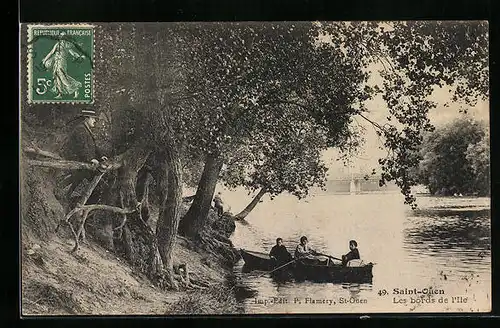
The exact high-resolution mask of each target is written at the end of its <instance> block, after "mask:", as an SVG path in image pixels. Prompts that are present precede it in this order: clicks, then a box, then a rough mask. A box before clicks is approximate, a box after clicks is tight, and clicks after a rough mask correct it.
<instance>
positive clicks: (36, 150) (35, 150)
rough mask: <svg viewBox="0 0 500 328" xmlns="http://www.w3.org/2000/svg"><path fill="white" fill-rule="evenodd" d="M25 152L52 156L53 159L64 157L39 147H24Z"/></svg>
mask: <svg viewBox="0 0 500 328" xmlns="http://www.w3.org/2000/svg"><path fill="white" fill-rule="evenodd" d="M24 152H25V153H28V154H33V155H40V156H44V157H48V158H52V159H62V158H61V156H59V155H58V154H54V153H51V152H49V151H46V150H42V149H39V148H37V147H26V148H24Z"/></svg>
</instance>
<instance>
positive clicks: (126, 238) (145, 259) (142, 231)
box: [114, 146, 158, 275]
mask: <svg viewBox="0 0 500 328" xmlns="http://www.w3.org/2000/svg"><path fill="white" fill-rule="evenodd" d="M149 154H150V150H147V149H144V147H140V146H138V147H134V148H132V149H130V150H129V151H127V152H126V153H125V154H124V155H123V160H122V163H123V165H122V167H121V168H120V169H119V170H118V178H117V188H116V192H115V195H116V197H117V198H118V199H117V200H116V201H117V205H118V206H120V207H122V208H135V207H136V206H137V205H138V203H139V201H138V198H137V194H136V186H137V182H138V181H137V180H138V172H139V170H140V169H141V168H142V166H143V165H144V163H145V161H146V159H147V157H148V156H149ZM145 205H146V206H147V203H146V204H141V211H136V212H134V213H132V214H127V215H124V216H120V217H117V218H116V220H117V222H116V223H115V226H119V225H121V224H122V223H123V220H126V224H125V225H124V226H123V228H122V229H120V230H119V231H117V234H118V236H116V238H115V239H114V242H115V249H116V250H117V251H118V252H120V253H122V254H124V255H125V257H126V258H127V260H128V261H129V262H130V263H131V264H133V265H134V266H136V267H138V268H139V269H140V270H141V271H143V272H145V273H147V274H148V275H154V274H155V273H156V271H157V270H156V267H157V266H158V265H157V263H156V261H157V244H156V237H155V235H154V233H153V231H152V229H151V227H150V226H149V225H148V224H147V222H146V221H145V220H144V219H143V217H142V214H143V213H144V212H145V211H144V210H143V208H144V206H145Z"/></svg>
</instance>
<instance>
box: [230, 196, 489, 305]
mask: <svg viewBox="0 0 500 328" xmlns="http://www.w3.org/2000/svg"><path fill="white" fill-rule="evenodd" d="M226 195H227V194H226ZM232 196H233V197H230V198H231V199H228V201H229V203H230V204H231V206H232V207H234V208H238V207H239V208H242V207H244V205H245V203H246V201H247V200H248V197H247V198H246V199H245V198H244V197H238V195H234V194H233V195H232ZM417 203H418V206H419V209H418V210H415V211H412V210H411V209H410V208H409V207H408V206H407V205H404V204H403V198H402V196H401V194H399V193H393V192H387V193H380V192H379V193H365V194H358V195H349V194H322V195H316V196H311V197H308V198H307V199H306V200H301V201H298V200H297V199H296V198H294V197H293V196H289V195H280V196H279V197H277V198H275V199H274V200H273V201H271V200H269V199H264V201H263V202H261V203H260V204H259V205H258V206H257V207H256V208H255V209H254V211H253V212H252V213H250V215H249V216H248V217H247V223H245V224H243V223H239V222H238V223H237V226H236V231H235V233H234V234H233V236H232V241H233V243H234V245H235V247H237V248H244V249H249V250H255V251H262V252H269V250H270V249H271V247H272V246H273V245H274V243H275V239H276V238H277V237H282V238H283V239H284V245H285V246H286V247H287V248H288V250H289V251H293V250H294V248H295V246H296V245H297V243H298V240H299V238H300V236H302V235H306V236H307V237H308V239H309V243H310V245H311V246H312V247H313V248H314V249H316V250H317V251H320V252H322V253H327V254H331V255H333V256H336V257H340V255H342V254H345V253H347V252H348V250H349V249H348V242H349V240H350V239H355V240H356V241H357V242H358V249H359V251H360V254H361V259H363V260H364V261H365V262H373V263H375V266H374V268H373V280H372V283H370V284H345V283H344V284H332V283H313V282H300V283H299V282H293V281H291V282H276V281H274V280H273V279H271V278H270V276H269V275H268V274H264V275H262V274H261V272H255V271H254V272H250V273H243V272H242V270H241V269H242V266H243V260H241V261H240V262H239V263H238V264H237V265H236V267H235V269H234V271H235V273H236V276H237V284H238V287H239V288H240V289H243V290H245V291H246V297H245V298H243V299H242V300H241V301H242V302H243V303H244V307H245V310H246V312H247V313H380V312H410V311H414V312H443V311H447V312H461V311H464V312H477V311H479V312H484V311H489V310H490V304H491V256H490V199H489V198H467V197H460V198H458V197H430V196H419V197H417ZM395 288H399V289H400V290H404V289H405V288H407V289H414V288H417V289H419V290H423V289H424V288H427V290H429V289H431V288H432V289H433V290H435V291H439V292H440V293H441V294H437V295H432V296H431V297H427V296H426V297H425V299H423V298H422V299H421V300H420V301H419V300H417V299H416V298H417V297H416V296H415V298H414V297H413V296H412V295H400V294H397V293H396V292H395V291H394V289H395ZM307 298H310V299H312V300H318V302H316V301H315V302H314V303H313V302H312V301H311V300H309V301H308V300H307ZM431 298H432V299H431ZM440 298H441V300H440ZM452 298H453V299H452ZM342 299H343V300H344V302H345V303H342ZM323 300H326V301H323ZM328 300H332V301H328ZM446 300H447V303H445V301H446ZM440 301H441V302H440ZM299 302H300V303H299ZM427 302H434V303H427ZM341 303H342V304H341Z"/></svg>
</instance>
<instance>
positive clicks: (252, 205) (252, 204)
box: [234, 187, 267, 220]
mask: <svg viewBox="0 0 500 328" xmlns="http://www.w3.org/2000/svg"><path fill="white" fill-rule="evenodd" d="M266 192H267V190H266V188H265V187H264V188H261V189H260V190H259V193H258V194H257V195H256V196H255V197H254V198H253V199H252V201H251V202H250V204H248V205H247V207H245V209H244V210H243V211H241V212H240V213H238V214H236V215H235V216H234V219H235V220H243V219H244V218H246V217H247V215H248V214H250V212H251V211H252V210H253V209H254V208H255V206H257V204H258V203H259V201H260V200H261V198H262V196H264V195H265V194H266Z"/></svg>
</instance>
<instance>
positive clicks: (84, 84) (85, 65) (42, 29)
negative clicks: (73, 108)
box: [27, 24, 94, 104]
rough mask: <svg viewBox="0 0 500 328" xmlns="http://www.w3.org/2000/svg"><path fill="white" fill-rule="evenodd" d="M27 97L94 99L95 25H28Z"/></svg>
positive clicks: (71, 100)
mask: <svg viewBox="0 0 500 328" xmlns="http://www.w3.org/2000/svg"><path fill="white" fill-rule="evenodd" d="M27 56H28V101H29V102H30V103H83V104H92V103H93V102H94V27H93V26H91V25H81V24H78V25H29V26H28V51H27Z"/></svg>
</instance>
